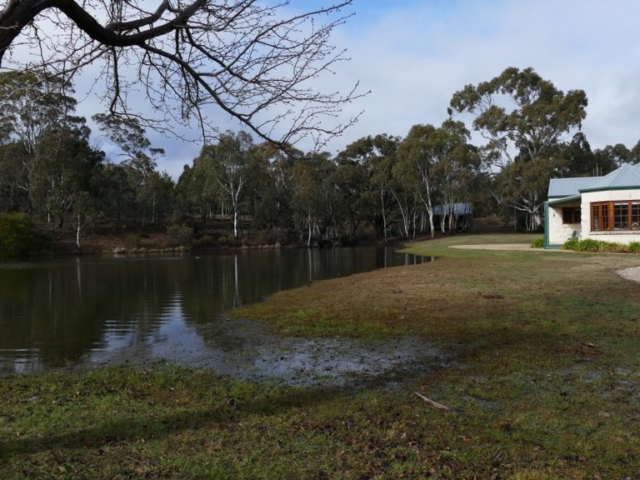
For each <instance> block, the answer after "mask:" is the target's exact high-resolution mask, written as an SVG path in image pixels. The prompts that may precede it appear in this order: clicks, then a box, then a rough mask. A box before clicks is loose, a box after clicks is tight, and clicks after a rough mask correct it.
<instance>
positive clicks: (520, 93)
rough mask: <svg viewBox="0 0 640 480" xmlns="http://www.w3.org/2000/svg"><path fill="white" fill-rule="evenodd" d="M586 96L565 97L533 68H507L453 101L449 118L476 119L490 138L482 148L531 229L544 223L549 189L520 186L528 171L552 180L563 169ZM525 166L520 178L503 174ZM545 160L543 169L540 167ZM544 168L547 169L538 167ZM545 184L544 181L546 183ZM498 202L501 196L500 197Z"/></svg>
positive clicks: (478, 127)
mask: <svg viewBox="0 0 640 480" xmlns="http://www.w3.org/2000/svg"><path fill="white" fill-rule="evenodd" d="M586 106H587V96H586V94H585V93H584V91H582V90H570V91H568V92H567V93H564V92H562V91H561V90H558V89H557V88H556V87H555V86H554V85H553V84H552V83H551V82H550V81H548V80H544V79H543V78H542V77H540V76H539V75H538V74H537V73H536V72H535V71H534V70H533V69H532V68H526V69H524V70H519V69H517V68H513V67H511V68H507V69H506V70H504V72H502V74H500V75H499V76H497V77H495V78H493V79H492V80H489V81H487V82H481V83H479V84H478V85H476V86H474V85H467V86H465V87H464V88H463V89H462V90H460V91H458V92H456V93H455V94H454V95H453V98H452V99H451V103H450V107H449V114H450V115H451V114H453V113H454V112H455V113H468V114H471V115H473V116H474V120H473V127H474V129H475V130H476V131H478V132H479V133H480V134H481V136H482V137H483V138H484V139H485V140H486V144H485V145H484V149H485V151H486V152H487V157H486V158H490V159H492V166H493V167H495V168H497V169H498V176H499V177H500V180H501V182H500V183H502V184H504V183H505V182H506V183H509V182H511V185H507V186H505V189H506V190H508V191H510V192H511V193H512V196H511V197H510V198H508V199H506V201H508V202H509V203H510V204H511V206H513V207H514V208H516V209H518V210H521V211H523V212H526V214H527V215H528V216H529V217H530V219H531V221H530V222H528V224H529V226H530V227H537V226H538V225H539V224H540V222H541V218H542V215H541V207H542V205H543V202H544V200H545V199H546V189H543V188H540V189H527V191H526V192H525V191H523V190H521V189H519V188H517V185H516V184H515V183H513V182H519V181H521V179H522V175H524V172H525V170H527V169H531V170H532V172H531V173H535V174H536V175H543V176H544V177H545V179H546V180H547V181H548V179H549V176H550V175H551V174H553V172H554V170H555V169H557V168H560V167H561V166H562V161H561V156H560V150H561V148H560V147H561V146H562V145H564V144H565V143H566V141H567V139H568V138H570V137H571V135H572V134H573V133H575V132H576V131H578V130H580V128H581V125H582V121H583V120H584V119H585V117H586V111H585V108H586ZM517 162H522V163H523V165H522V166H519V167H518V170H519V172H518V175H515V176H514V175H510V174H509V175H505V176H501V171H502V170H503V169H505V168H506V167H508V166H510V165H512V164H514V163H517ZM537 162H542V165H537ZM540 167H543V168H540ZM543 180H544V179H543ZM544 183H546V182H545V181H541V182H540V184H541V185H542V184H544ZM496 197H498V198H500V197H501V196H500V195H496Z"/></svg>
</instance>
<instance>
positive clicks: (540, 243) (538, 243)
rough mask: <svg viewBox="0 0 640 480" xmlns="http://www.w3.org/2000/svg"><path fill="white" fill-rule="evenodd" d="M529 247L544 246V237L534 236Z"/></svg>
mask: <svg viewBox="0 0 640 480" xmlns="http://www.w3.org/2000/svg"><path fill="white" fill-rule="evenodd" d="M531 248H544V238H542V237H541V238H536V239H535V240H534V241H533V242H531Z"/></svg>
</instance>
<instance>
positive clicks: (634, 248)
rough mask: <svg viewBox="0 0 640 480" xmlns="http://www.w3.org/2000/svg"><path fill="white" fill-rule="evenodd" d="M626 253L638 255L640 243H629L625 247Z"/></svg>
mask: <svg viewBox="0 0 640 480" xmlns="http://www.w3.org/2000/svg"><path fill="white" fill-rule="evenodd" d="M627 252H629V253H640V242H631V243H630V244H629V245H627Z"/></svg>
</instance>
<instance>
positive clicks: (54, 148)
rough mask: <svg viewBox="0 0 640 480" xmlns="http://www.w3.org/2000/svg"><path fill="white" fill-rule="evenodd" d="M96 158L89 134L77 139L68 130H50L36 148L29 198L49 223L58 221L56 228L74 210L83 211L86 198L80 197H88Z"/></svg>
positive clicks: (75, 135) (73, 133) (72, 132)
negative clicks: (81, 194) (89, 140)
mask: <svg viewBox="0 0 640 480" xmlns="http://www.w3.org/2000/svg"><path fill="white" fill-rule="evenodd" d="M96 158H99V156H97V155H95V154H94V153H93V152H92V149H91V147H90V146H89V142H88V132H86V133H85V135H83V136H78V135H77V134H76V133H75V132H74V131H71V130H67V129H62V130H51V131H48V132H47V133H46V134H45V135H44V136H43V137H42V138H41V139H40V141H39V142H38V143H37V144H36V147H35V151H34V154H33V168H32V170H31V175H30V178H29V184H30V193H31V198H32V201H33V204H34V206H35V207H36V208H38V209H39V210H40V211H42V212H44V213H46V215H47V219H48V220H51V217H52V216H53V217H55V218H57V220H58V227H62V226H63V224H64V221H65V218H66V217H67V215H69V214H71V213H72V212H73V211H74V210H75V209H79V208H81V207H82V208H84V206H82V205H81V203H83V202H84V201H85V200H86V197H84V196H79V194H80V192H87V194H88V190H89V181H90V178H91V174H92V170H93V168H94V167H95V163H94V159H96Z"/></svg>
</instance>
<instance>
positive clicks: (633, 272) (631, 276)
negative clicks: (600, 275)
mask: <svg viewBox="0 0 640 480" xmlns="http://www.w3.org/2000/svg"><path fill="white" fill-rule="evenodd" d="M616 273H617V274H618V275H620V276H621V277H622V278H626V279H627V280H632V281H634V282H640V267H631V268H625V269H624V270H617V271H616Z"/></svg>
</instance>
